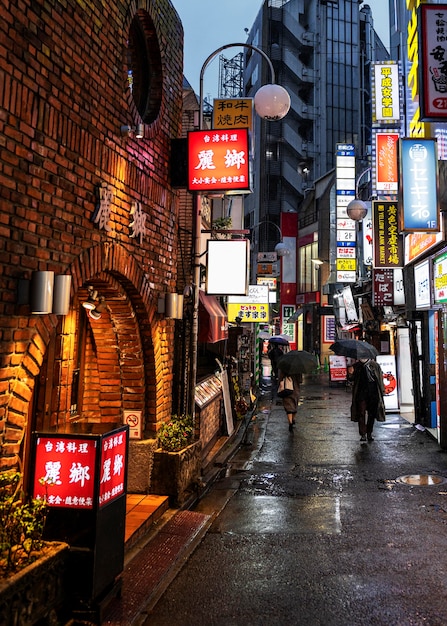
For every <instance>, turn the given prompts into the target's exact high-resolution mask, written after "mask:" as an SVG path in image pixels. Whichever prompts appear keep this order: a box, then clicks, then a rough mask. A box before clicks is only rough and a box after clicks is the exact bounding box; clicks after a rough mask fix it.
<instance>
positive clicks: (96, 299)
mask: <svg viewBox="0 0 447 626" xmlns="http://www.w3.org/2000/svg"><path fill="white" fill-rule="evenodd" d="M87 292H88V297H87V300H85V301H84V302H83V303H82V306H83V307H84V309H85V310H86V311H87V313H88V316H89V317H91V318H92V319H94V320H99V319H100V317H101V314H102V313H103V312H104V311H105V310H106V299H105V297H104V296H102V295H100V294H98V292H97V291H96V289H95V288H94V287H93V286H92V285H89V286H88V287H87Z"/></svg>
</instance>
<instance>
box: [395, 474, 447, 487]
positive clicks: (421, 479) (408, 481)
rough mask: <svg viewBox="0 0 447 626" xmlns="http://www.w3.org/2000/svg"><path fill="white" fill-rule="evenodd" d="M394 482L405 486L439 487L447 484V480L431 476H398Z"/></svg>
mask: <svg viewBox="0 0 447 626" xmlns="http://www.w3.org/2000/svg"><path fill="white" fill-rule="evenodd" d="M396 482H398V483H404V484H405V485H441V484H442V483H445V482H447V478H444V477H443V476H433V475H432V474H409V475H408V476H399V478H397V479H396Z"/></svg>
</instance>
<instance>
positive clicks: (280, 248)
mask: <svg viewBox="0 0 447 626" xmlns="http://www.w3.org/2000/svg"><path fill="white" fill-rule="evenodd" d="M275 252H276V254H277V255H278V256H279V257H281V256H286V255H287V254H289V249H288V247H287V246H286V244H285V243H283V242H282V241H280V242H279V243H277V244H276V246H275Z"/></svg>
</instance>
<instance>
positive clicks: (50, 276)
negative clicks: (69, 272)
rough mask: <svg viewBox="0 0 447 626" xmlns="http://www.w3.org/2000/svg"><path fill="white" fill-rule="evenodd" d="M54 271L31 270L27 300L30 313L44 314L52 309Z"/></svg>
mask: <svg viewBox="0 0 447 626" xmlns="http://www.w3.org/2000/svg"><path fill="white" fill-rule="evenodd" d="M53 288H54V272H33V274H32V276H31V286H30V295H29V302H30V307H31V313H33V314H36V315H44V314H45V313H52V311H53Z"/></svg>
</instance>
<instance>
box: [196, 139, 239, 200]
mask: <svg viewBox="0 0 447 626" xmlns="http://www.w3.org/2000/svg"><path fill="white" fill-rule="evenodd" d="M249 160H250V159H249V143H248V129H247V128H233V129H231V130H218V129H217V130H197V131H191V132H189V133H188V190H189V191H198V192H202V193H203V192H206V191H236V190H238V191H249V189H250V173H249Z"/></svg>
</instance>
